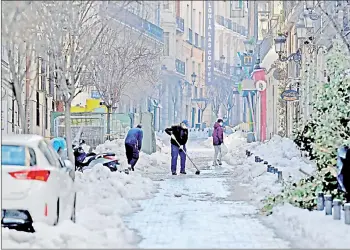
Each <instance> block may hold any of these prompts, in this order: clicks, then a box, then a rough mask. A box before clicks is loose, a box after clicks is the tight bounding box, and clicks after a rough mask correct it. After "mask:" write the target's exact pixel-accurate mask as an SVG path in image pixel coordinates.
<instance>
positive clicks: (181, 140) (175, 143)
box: [165, 120, 188, 175]
mask: <svg viewBox="0 0 350 250" xmlns="http://www.w3.org/2000/svg"><path fill="white" fill-rule="evenodd" d="M165 133H167V134H168V135H170V136H171V140H170V142H171V173H172V175H177V174H176V165H177V158H178V155H180V157H181V169H180V174H186V171H185V165H186V154H185V153H184V151H185V152H186V143H187V140H188V121H187V120H183V121H182V122H181V123H180V124H179V125H174V126H171V127H170V128H166V129H165ZM179 144H180V145H179Z"/></svg>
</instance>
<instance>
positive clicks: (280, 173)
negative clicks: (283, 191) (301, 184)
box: [277, 171, 283, 183]
mask: <svg viewBox="0 0 350 250" xmlns="http://www.w3.org/2000/svg"><path fill="white" fill-rule="evenodd" d="M277 174H278V175H277V178H278V182H281V183H282V182H283V178H282V171H278V172H277Z"/></svg>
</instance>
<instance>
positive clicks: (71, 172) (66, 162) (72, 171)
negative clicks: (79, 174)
mask: <svg viewBox="0 0 350 250" xmlns="http://www.w3.org/2000/svg"><path fill="white" fill-rule="evenodd" d="M64 165H66V168H67V172H68V173H69V176H70V177H71V178H72V179H73V180H74V179H75V167H74V165H73V163H72V162H71V161H70V160H64Z"/></svg>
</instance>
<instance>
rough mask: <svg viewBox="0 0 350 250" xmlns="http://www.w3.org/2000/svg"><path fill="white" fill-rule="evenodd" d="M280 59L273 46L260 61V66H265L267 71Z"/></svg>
mask: <svg viewBox="0 0 350 250" xmlns="http://www.w3.org/2000/svg"><path fill="white" fill-rule="evenodd" d="M276 60H278V54H277V53H276V52H275V48H274V47H272V48H271V49H270V50H269V52H267V54H266V56H265V57H264V59H263V61H262V62H261V63H260V66H261V67H262V68H265V69H266V71H269V69H270V68H271V65H272V64H273V63H274V62H275V61H276Z"/></svg>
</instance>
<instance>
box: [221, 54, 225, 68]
mask: <svg viewBox="0 0 350 250" xmlns="http://www.w3.org/2000/svg"><path fill="white" fill-rule="evenodd" d="M225 58H226V57H225V56H224V55H221V56H220V70H221V71H224V63H225Z"/></svg>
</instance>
